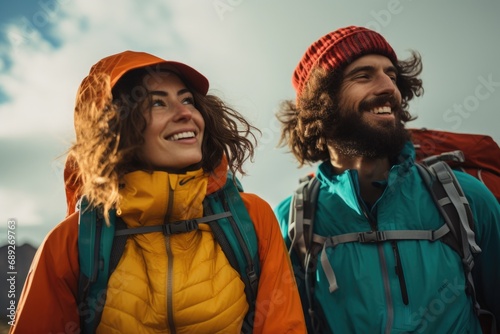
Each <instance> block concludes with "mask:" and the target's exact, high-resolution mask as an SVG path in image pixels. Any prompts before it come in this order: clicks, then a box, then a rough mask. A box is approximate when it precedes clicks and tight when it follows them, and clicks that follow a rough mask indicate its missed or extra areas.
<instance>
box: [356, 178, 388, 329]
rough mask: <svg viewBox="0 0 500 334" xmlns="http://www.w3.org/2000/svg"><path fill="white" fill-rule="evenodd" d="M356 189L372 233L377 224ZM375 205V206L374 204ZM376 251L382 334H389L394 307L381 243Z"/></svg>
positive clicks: (375, 229) (357, 190)
mask: <svg viewBox="0 0 500 334" xmlns="http://www.w3.org/2000/svg"><path fill="white" fill-rule="evenodd" d="M353 179H354V178H353V177H352V174H351V182H352V183H353V184H354V182H353ZM355 189H356V195H357V198H358V204H359V205H360V208H361V210H362V212H363V215H364V216H365V218H366V219H367V220H368V223H369V224H370V228H371V230H372V231H373V232H375V231H378V224H377V219H376V218H375V217H374V216H373V214H372V213H371V212H370V211H369V210H368V208H367V206H366V204H365V202H364V201H363V199H362V198H361V194H360V193H359V187H355ZM374 205H375V204H374ZM377 251H378V254H379V259H380V268H381V273H382V279H383V283H384V292H385V299H386V304H387V321H386V324H385V331H384V333H386V334H389V333H391V331H392V326H393V324H394V305H393V301H392V295H391V287H390V284H389V281H390V280H389V273H388V271H387V261H386V259H385V255H384V247H383V244H382V243H380V242H379V243H377Z"/></svg>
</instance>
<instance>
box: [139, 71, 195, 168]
mask: <svg viewBox="0 0 500 334" xmlns="http://www.w3.org/2000/svg"><path fill="white" fill-rule="evenodd" d="M143 82H144V84H145V87H146V89H147V91H148V94H149V97H150V99H149V100H150V101H151V105H147V107H146V108H145V110H144V117H145V119H146V121H147V127H146V130H145V132H144V140H145V143H144V145H143V147H142V153H141V157H142V159H144V160H145V161H146V162H147V163H149V164H150V165H152V166H153V167H154V168H155V169H167V170H172V169H173V170H179V169H184V168H186V167H189V166H191V165H193V164H197V163H199V162H200V161H201V159H202V150H201V147H202V141H203V133H204V129H205V121H204V120H203V117H202V115H201V113H200V111H198V110H197V109H196V107H195V105H194V98H193V94H192V93H191V92H190V91H189V89H188V88H187V87H186V85H185V84H184V82H183V81H182V80H181V79H180V78H179V77H178V76H177V75H176V74H174V73H172V72H157V73H151V74H147V75H146V76H145V77H144V81H143Z"/></svg>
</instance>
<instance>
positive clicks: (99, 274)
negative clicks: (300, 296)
mask: <svg viewBox="0 0 500 334" xmlns="http://www.w3.org/2000/svg"><path fill="white" fill-rule="evenodd" d="M236 182H237V185H235V184H234V182H233V178H232V175H231V174H228V177H227V181H226V184H225V185H224V187H223V188H222V189H220V190H219V191H217V192H215V193H213V194H210V195H208V196H207V198H206V199H205V201H204V203H203V207H204V215H205V216H204V217H202V218H198V219H190V220H184V221H179V222H172V223H167V224H163V225H159V226H147V227H146V226H143V227H137V228H132V229H127V227H126V225H125V223H124V222H123V220H122V219H121V218H119V217H116V213H115V211H114V210H112V211H110V223H111V224H110V226H107V225H106V224H105V222H104V216H103V214H102V210H101V209H100V208H93V207H89V205H88V201H87V200H86V199H85V198H82V199H81V200H80V202H79V208H80V220H79V228H78V233H79V234H78V250H79V261H80V279H79V292H78V309H79V313H80V326H81V329H82V332H83V333H93V332H95V329H96V328H97V326H98V324H99V322H100V317H101V314H102V311H103V309H104V304H105V301H106V288H107V282H108V279H109V277H110V275H111V273H112V272H113V271H114V269H115V268H116V266H117V264H118V262H119V260H120V258H121V255H122V253H123V250H124V248H125V243H126V240H127V237H128V236H129V235H131V234H139V233H151V232H162V233H164V234H165V235H171V234H177V233H185V232H189V231H193V230H196V229H197V228H198V224H202V223H207V224H208V225H209V226H210V227H211V229H212V233H213V235H214V238H215V240H216V241H217V242H218V243H219V244H220V246H221V249H222V251H223V252H224V254H225V255H226V257H227V258H228V261H229V263H230V264H231V266H232V267H233V268H235V270H237V271H238V272H239V273H240V276H241V279H242V280H243V282H244V283H245V294H246V297H247V301H248V304H249V312H248V313H247V317H245V321H244V324H243V328H242V332H243V333H246V332H248V333H251V331H252V327H253V322H252V320H253V318H252V315H253V312H252V311H253V310H254V307H255V300H256V297H257V287H258V281H259V275H260V265H259V263H260V261H259V256H258V245H257V236H256V233H255V228H254V225H253V222H252V220H251V218H250V216H249V214H248V212H247V210H246V207H245V205H244V203H243V201H242V199H241V196H240V194H239V192H240V191H242V188H241V184H240V183H239V182H238V181H237V180H236Z"/></svg>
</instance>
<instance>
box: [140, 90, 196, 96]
mask: <svg viewBox="0 0 500 334" xmlns="http://www.w3.org/2000/svg"><path fill="white" fill-rule="evenodd" d="M186 93H191V91H190V90H189V89H187V88H183V89H181V90H179V91H178V92H177V96H179V95H182V94H186ZM148 95H159V96H168V93H167V92H166V91H163V90H152V91H150V92H148Z"/></svg>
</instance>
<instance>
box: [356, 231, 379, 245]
mask: <svg viewBox="0 0 500 334" xmlns="http://www.w3.org/2000/svg"><path fill="white" fill-rule="evenodd" d="M385 240H386V237H385V233H384V232H382V231H369V232H361V233H358V241H359V242H360V243H376V242H381V241H385Z"/></svg>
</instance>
